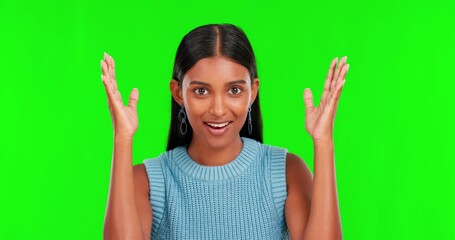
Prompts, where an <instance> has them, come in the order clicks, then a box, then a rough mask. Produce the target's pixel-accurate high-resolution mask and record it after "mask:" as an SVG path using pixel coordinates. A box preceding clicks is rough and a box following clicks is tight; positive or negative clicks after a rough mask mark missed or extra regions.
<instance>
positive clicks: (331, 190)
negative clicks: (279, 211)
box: [303, 142, 342, 239]
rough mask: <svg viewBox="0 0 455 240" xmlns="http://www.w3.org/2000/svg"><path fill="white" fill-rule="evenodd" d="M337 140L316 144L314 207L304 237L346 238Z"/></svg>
mask: <svg viewBox="0 0 455 240" xmlns="http://www.w3.org/2000/svg"><path fill="white" fill-rule="evenodd" d="M333 153H334V147H333V142H315V143H314V179H313V192H312V194H311V209H310V214H309V218H308V224H307V227H306V229H305V234H304V237H303V239H342V233H341V221H340V213H339V209H338V194H337V187H336V177H335V162H334V155H333Z"/></svg>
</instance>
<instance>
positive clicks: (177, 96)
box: [170, 79, 183, 105]
mask: <svg viewBox="0 0 455 240" xmlns="http://www.w3.org/2000/svg"><path fill="white" fill-rule="evenodd" d="M170 89H171V94H172V97H173V98H174V101H176V102H177V103H178V104H179V105H182V104H183V94H182V87H181V86H179V82H178V81H177V80H175V79H172V80H171V83H170Z"/></svg>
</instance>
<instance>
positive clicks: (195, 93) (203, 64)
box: [171, 56, 259, 148]
mask: <svg viewBox="0 0 455 240" xmlns="http://www.w3.org/2000/svg"><path fill="white" fill-rule="evenodd" d="M258 86H259V81H258V79H257V78H255V79H254V81H253V85H252V84H251V79H250V75H249V72H248V70H247V69H246V68H245V67H243V66H242V65H240V64H238V63H236V62H234V61H232V60H230V59H228V58H226V57H221V56H216V57H209V58H203V59H201V60H199V61H198V62H197V63H196V64H195V65H194V66H193V67H192V68H191V69H190V70H189V71H188V72H187V73H186V74H185V76H184V78H183V81H182V87H181V88H180V87H178V83H177V81H175V80H173V81H172V82H171V91H172V94H173V97H174V99H175V100H176V102H177V103H179V104H180V105H181V104H182V103H183V105H184V107H185V110H186V113H187V117H188V121H189V123H190V125H191V127H192V128H193V141H197V142H199V143H203V144H208V145H210V146H212V147H214V148H217V147H222V146H225V145H226V144H229V143H232V142H233V141H235V140H236V139H237V138H238V137H239V132H240V130H241V129H242V127H243V124H244V123H245V120H246V118H247V115H248V108H249V107H250V105H251V104H252V103H253V102H254V100H255V98H256V95H257V91H258Z"/></svg>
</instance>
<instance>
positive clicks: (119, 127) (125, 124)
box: [101, 53, 139, 138]
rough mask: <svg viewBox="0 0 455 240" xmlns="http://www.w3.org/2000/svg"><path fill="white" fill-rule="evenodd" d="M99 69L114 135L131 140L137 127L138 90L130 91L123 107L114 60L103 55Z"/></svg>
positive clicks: (105, 54)
mask: <svg viewBox="0 0 455 240" xmlns="http://www.w3.org/2000/svg"><path fill="white" fill-rule="evenodd" d="M101 69H102V71H103V74H102V75H101V80H102V81H103V84H104V87H105V89H106V93H107V97H108V105H109V111H110V113H111V118H112V126H113V127H114V135H115V136H121V137H126V138H133V135H134V133H135V132H136V130H137V127H138V117H137V110H136V106H137V101H138V99H139V90H138V89H137V88H134V89H133V90H132V92H131V94H130V98H129V101H128V106H124V105H123V100H122V96H121V95H120V92H119V91H118V88H117V81H116V80H115V64H114V59H113V58H112V57H111V56H109V55H108V54H107V53H104V59H103V60H101Z"/></svg>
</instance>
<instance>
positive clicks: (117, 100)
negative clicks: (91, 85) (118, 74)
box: [101, 75, 123, 109]
mask: <svg viewBox="0 0 455 240" xmlns="http://www.w3.org/2000/svg"><path fill="white" fill-rule="evenodd" d="M101 79H102V80H103V84H104V87H105V90H106V94H107V97H108V99H109V101H110V103H111V106H112V107H113V108H114V109H117V108H119V107H121V106H122V105H123V102H122V97H121V96H120V93H119V92H118V90H117V89H115V88H114V87H113V84H112V82H110V81H109V77H108V76H107V75H101Z"/></svg>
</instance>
